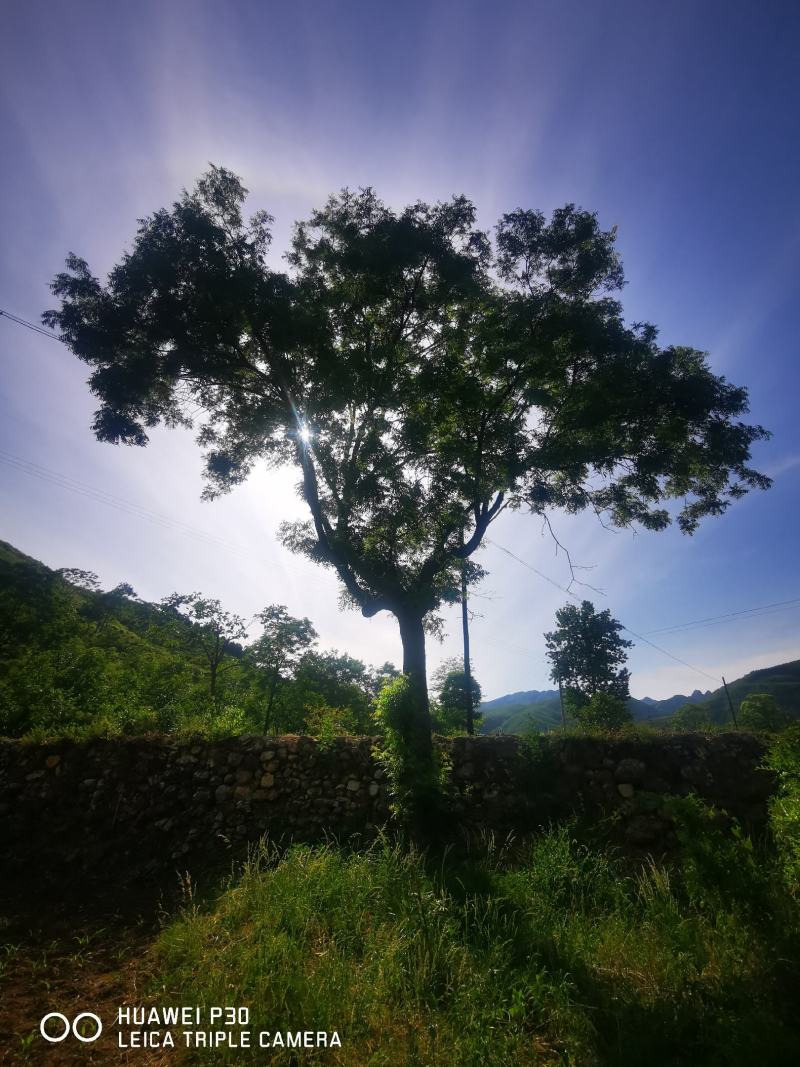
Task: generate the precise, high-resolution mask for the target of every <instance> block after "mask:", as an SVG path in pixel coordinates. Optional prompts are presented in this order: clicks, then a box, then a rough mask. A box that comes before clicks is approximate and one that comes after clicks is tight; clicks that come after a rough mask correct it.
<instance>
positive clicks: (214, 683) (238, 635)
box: [161, 593, 247, 707]
mask: <svg viewBox="0 0 800 1067" xmlns="http://www.w3.org/2000/svg"><path fill="white" fill-rule="evenodd" d="M161 609H162V611H163V612H164V615H165V618H166V619H167V621H171V622H172V623H173V626H172V632H173V635H174V637H175V638H176V640H177V642H178V643H179V644H181V645H183V647H184V648H186V650H187V651H189V652H196V653H199V654H200V655H201V656H202V657H203V658H204V659H205V661H206V663H207V664H208V692H209V696H210V697H211V703H212V705H213V706H214V707H216V706H217V703H218V681H219V677H220V675H221V674H222V673H224V672H225V671H227V670H229V669H230V667H232V666H233V663H234V661H233V660H232V659H231V656H232V655H233V653H234V652H241V646H240V645H239V642H240V641H243V640H245V639H246V637H247V630H246V628H245V622H244V619H242V618H240V616H238V615H232V614H231V613H230V612H228V611H224V610H223V608H222V605H221V604H220V602H219V600H212V599H210V598H208V597H204V596H202V595H201V594H200V593H172V594H171V595H170V596H168V597H164V599H163V600H162V601H161ZM187 623H188V624H189V625H187ZM226 661H227V662H226Z"/></svg>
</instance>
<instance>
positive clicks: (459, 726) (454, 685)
mask: <svg viewBox="0 0 800 1067" xmlns="http://www.w3.org/2000/svg"><path fill="white" fill-rule="evenodd" d="M433 681H434V693H435V696H436V704H435V706H434V709H433V723H434V728H435V729H436V730H437V731H438V732H439V733H443V734H451V733H457V732H459V733H460V732H461V731H463V730H466V729H467V724H468V716H469V712H470V709H475V708H477V707H478V705H479V704H480V702H481V698H482V696H483V693H482V690H481V686H480V682H478V680H477V679H476V678H475V676H474V674H472V672H470V677H469V678H467V675H466V673H465V671H464V668H463V665H462V663H461V661H460V660H459V659H457V658H455V657H453V658H452V659H446V660H445V661H444V662H443V663H442V664H441V665H440V666H439V668H438V670H437V671H436V672H435V673H434V676H433ZM470 697H471V700H470ZM480 718H481V716H480V715H478V714H476V713H475V711H474V710H473V721H474V722H475V723H476V724H477V723H479V721H480Z"/></svg>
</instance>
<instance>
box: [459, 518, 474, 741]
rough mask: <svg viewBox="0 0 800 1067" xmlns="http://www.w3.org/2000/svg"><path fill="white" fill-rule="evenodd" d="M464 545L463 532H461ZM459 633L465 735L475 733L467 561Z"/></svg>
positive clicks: (463, 567) (462, 575)
mask: <svg viewBox="0 0 800 1067" xmlns="http://www.w3.org/2000/svg"><path fill="white" fill-rule="evenodd" d="M461 544H462V545H463V544H464V531H463V530H462V531H461ZM461 632H462V634H463V637H464V697H465V700H466V702H467V707H466V712H467V733H468V734H469V736H470V737H471V736H472V735H473V734H474V733H475V725H474V723H475V709H474V708H473V706H472V664H471V663H470V657H469V609H468V608H467V561H466V560H462V561H461Z"/></svg>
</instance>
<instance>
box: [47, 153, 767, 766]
mask: <svg viewBox="0 0 800 1067" xmlns="http://www.w3.org/2000/svg"><path fill="white" fill-rule="evenodd" d="M245 195H246V190H245V189H244V187H243V185H242V183H241V181H240V180H239V179H238V178H237V177H236V176H235V175H234V174H232V173H231V172H230V171H227V170H225V169H223V168H218V167H212V169H211V170H210V171H209V172H208V173H207V174H206V175H205V176H204V177H203V178H201V179H200V181H199V182H198V183H197V186H196V187H195V189H194V191H193V192H191V193H188V192H184V193H183V195H182V196H181V198H180V199H179V200H178V201H177V202H176V203H175V204H173V206H172V208H171V209H164V210H161V211H157V212H156V213H155V214H153V215H151V216H150V217H149V218H146V219H143V220H142V221H141V222H140V224H139V228H138V231H137V234H136V238H135V240H134V243H133V247H132V249H131V251H130V252H128V253H126V254H125V255H124V256H123V258H122V259H121V260H120V262H119V264H118V265H117V266H116V267H115V268H114V269H113V270H112V271H111V273H110V275H109V277H108V281H107V283H106V284H105V285H102V284H101V283H100V282H99V281H98V280H97V279H96V278H95V277H93V275H92V274H91V272H90V270H89V267H88V265H87V263H86V262H85V261H84V260H82V259H80V258H79V257H77V256H75V255H70V256H69V258H68V260H67V271H66V272H65V273H62V274H59V275H58V276H57V277H56V279H55V281H54V283H53V287H52V288H53V291H54V293H55V294H56V296H58V297H59V298H60V301H61V305H60V308H59V309H57V310H53V311H49V312H47V313H46V314H45V316H44V321H45V322H46V324H47V325H49V326H51V327H57V328H58V329H59V331H60V337H61V339H62V340H63V341H64V342H65V343H66V344H67V345H68V346H69V347H70V348H71V349H72V351H73V352H74V353H75V354H76V355H77V356H79V358H81V359H82V360H84V361H85V362H86V363H88V364H89V365H90V367H91V368H92V372H91V376H90V379H89V383H90V386H91V389H92V391H93V392H94V393H95V394H96V395H97V396H98V397H99V399H100V407H99V409H98V411H97V414H96V417H95V420H94V424H93V428H94V431H95V434H96V435H97V437H98V438H99V439H100V440H102V441H109V442H114V443H120V442H121V443H126V444H135V445H145V444H146V443H147V431H148V430H149V429H150V428H151V427H154V426H156V425H158V424H159V423H162V422H163V423H166V424H167V425H184V426H190V425H191V424H192V419H193V417H194V416H195V413H196V412H198V411H200V412H202V422H201V425H200V429H199V433H198V440H199V443H200V445H201V446H202V447H203V449H204V450H205V453H206V461H207V472H208V488H207V494H208V495H209V496H214V495H215V494H217V493H221V492H224V491H226V490H228V489H230V488H231V486H233V485H235V484H237V483H238V482H241V481H242V480H244V479H245V478H246V477H247V475H248V473H249V472H250V470H251V469H252V467H253V466H254V465H255V464H257V463H260V464H265V465H268V466H284V465H294V466H295V467H296V469H297V471H298V475H299V476H300V479H301V490H302V494H303V497H304V499H305V501H306V504H307V506H308V508H309V513H310V519H309V521H308V522H305V523H295V524H287V525H285V526H284V527H283V530H282V537H283V540H284V542H285V544H286V545H288V546H289V547H290V548H291V549H292V550H294V551H298V552H303V553H306V554H307V555H308V556H310V557H311V558H312V559H314V560H316V561H317V562H319V563H320V564H322V565H323V566H327V567H332V568H333V569H334V570H335V571H336V573H337V575H338V576H339V578H340V580H341V582H342V584H343V587H344V591H345V596H346V597H347V599H348V600H349V601H350V602H351V603H352V604H353V605H355V606H356V607H357V608H358V609H359V610H360V611H361V612H362V614H363V615H364V616H366V617H372V616H374V615H375V614H376V613H378V612H380V611H389V612H391V613H392V614H393V615H394V616H395V618H396V619H397V621H398V625H399V629H400V636H401V639H402V644H403V671H404V673H405V674H406V675H407V677H408V681H409V685H410V687H411V692H412V695H413V703H414V707H415V709H416V710H415V713H414V715H413V717H412V721H411V723H410V726H409V729H410V730H411V732H412V734H413V738H412V741H411V743H412V744H413V745H414V746H415V747H416V749H417V751H418V753H419V755H420V757H421V758H424V757H426V756H427V757H430V755H431V736H430V725H431V724H430V713H429V704H428V694H427V681H426V670H425V634H426V630H427V629H430V628H431V627H432V626H433V627H435V625H436V619H437V615H436V613H437V610H438V608H439V607H440V606H441V605H442V604H445V603H454V602H456V601H457V599H458V597H459V595H460V579H461V569H462V565H463V562H462V561H464V560H466V561H467V568H468V579H469V580H470V581H473V580H475V578H476V577H477V576H478V575H479V574H480V573H481V571H480V568H479V567H477V566H476V565H475V564H473V563H472V561H471V560H470V557H471V556H472V555H473V554H474V552H475V551H476V550H477V549H478V548H479V546H480V545H481V543H482V541H483V539H484V537H485V535H486V532H487V530H488V528H489V526H490V524H491V523H492V522H493V521H495V520H496V519H497V517H498V516H499V515H500V514H501V513H502V512H503V510H504V509H506V508H509V507H510V508H513V509H524V510H526V511H530V512H533V513H535V514H539V515H542V514H545V513H547V512H548V511H549V510H551V509H555V508H564V509H567V510H568V511H570V512H577V511H580V510H583V509H584V508H590V509H591V510H593V511H595V512H596V513H597V514H598V515H604V516H605V517H606V518H607V520H608V521H610V522H611V523H612V524H614V525H618V526H626V525H630V524H633V523H638V524H640V525H642V526H645V527H646V528H648V529H652V530H660V529H663V528H664V527H666V526H667V525H668V524H669V522H670V521H671V518H672V516H671V514H670V512H669V511H668V510H667V509H666V508H664V507H663V502H664V501H665V500H669V499H676V500H681V501H683V503H682V505H681V507H680V510H679V511H678V512H677V521H678V524H679V525H680V527H681V529H683V530H684V531H686V532H691V531H693V530H694V529H695V527H696V526H697V524H698V522H699V520H700V519H701V518H702V517H703V516H705V515H711V514H719V513H720V512H722V511H724V510H725V509H726V508H727V506H728V504H729V502H730V501H731V500H732V499H734V498H736V497H738V496H741V495H742V494H744V493H745V492H747V491H748V490H749V489H751V488H753V487H760V488H764V487H766V486H767V485H768V484H769V480H768V479H767V478H765V477H764V476H763V475H760V474H758V473H757V472H756V471H754V470H752V469H751V467H750V466H749V465H748V462H749V459H750V447H751V445H752V443H753V442H754V441H756V440H758V439H760V438H763V437H764V436H766V433H765V431H764V430H763V429H762V428H761V427H759V426H748V425H746V424H744V423H742V422H741V421H740V416H741V415H742V414H743V413H745V412H746V411H747V393H746V391H745V390H744V389H741V388H738V387H736V386H733V385H730V384H729V383H728V382H727V381H725V379H723V378H719V377H716V376H715V375H714V374H713V373H712V372H711V370H710V369H709V367H708V363H707V360H706V356H705V355H704V353H702V352H699V351H696V350H695V349H692V348H687V347H683V346H676V347H667V348H662V347H661V346H660V345H659V344H658V342H657V331H656V329H655V328H654V327H653V326H650V325H647V324H634V325H632V326H628V325H626V324H625V322H624V320H623V317H622V308H621V305H620V303H619V302H618V301H617V300H616V299H615V298H614V297H613V296H612V295H611V294H613V293H614V292H615V291H616V290H619V288H620V287H621V285H622V284H623V273H622V267H621V265H620V261H619V258H618V256H617V254H616V252H615V250H614V240H615V233H614V231H613V230H611V231H604V230H602V229H601V228H600V226H599V224H598V221H597V218H596V216H595V215H594V214H592V213H590V212H588V211H583V210H581V209H579V208H576V207H575V206H574V205H572V204H567V205H566V206H565V207H563V208H559V209H558V210H556V211H555V212H554V213H553V215H552V217H551V219H550V220H546V219H545V217H544V216H543V215H542V214H541V213H540V212H537V211H524V210H516V211H513V212H511V213H510V214H507V215H504V216H503V217H502V218H501V219H500V221H499V223H498V225H497V227H496V229H495V233H494V240H490V238H489V237H488V235H487V234H485V233H483V232H482V231H481V230H479V229H478V228H477V226H476V223H475V208H474V207H473V205H472V204H471V203H470V202H469V200H467V199H466V198H465V197H463V196H456V197H454V198H453V199H452V200H449V201H446V202H442V203H437V204H433V205H429V204H424V203H421V202H416V203H414V204H411V205H410V206H408V207H406V208H404V209H403V210H401V211H394V210H392V209H390V208H388V207H387V206H386V205H385V204H383V203H382V202H381V201H380V200H379V199H378V197H377V196H376V195H375V193H374V192H373V191H372V190H371V189H364V190H361V191H359V192H358V193H354V192H351V191H349V190H344V191H343V192H341V193H339V194H338V195H336V196H333V197H331V199H330V200H329V201H328V203H327V204H326V205H325V207H324V208H322V209H321V210H319V211H315V212H313V213H312V215H311V218H310V219H309V220H308V221H307V222H303V223H299V224H298V225H297V226H296V228H295V232H294V237H293V240H292V246H291V251H290V253H289V256H288V262H289V267H290V271H289V273H288V274H287V273H281V272H277V271H273V270H272V269H271V268H270V267H268V265H267V262H266V253H267V249H268V246H269V243H270V230H269V226H270V223H271V219H270V216H269V215H267V214H266V213H265V212H257V213H256V214H255V215H253V216H252V218H251V219H250V220H249V221H246V220H245V219H244V217H243V214H242V205H243V203H244V200H245Z"/></svg>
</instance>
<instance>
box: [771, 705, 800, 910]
mask: <svg viewBox="0 0 800 1067" xmlns="http://www.w3.org/2000/svg"><path fill="white" fill-rule="evenodd" d="M767 766H768V767H770V768H771V769H772V770H773V771H774V772H775V774H776V775H777V779H778V789H777V792H776V794H775V796H774V797H773V798H772V800H771V801H770V823H771V826H772V832H773V834H774V837H775V840H776V842H777V845H778V848H779V850H780V857H781V868H782V871H783V875H784V877H785V878H786V881H787V884H788V886H789V888H790V890H791V892H792V893H795V894H797V893H799V892H800V724H795V725H793V726H790V727H789V728H788V729H787V730H785V731H784V732H783V733H782V734H781V735H780V736H779V737H777V738H776V739H775V741H774V742H773V744H772V746H771V748H770V750H769V752H768V753H767Z"/></svg>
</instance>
